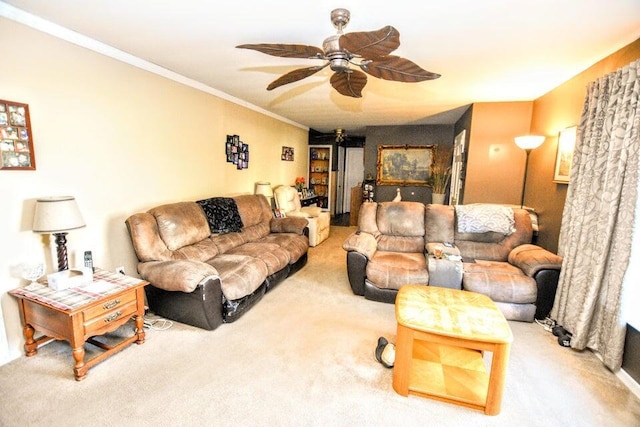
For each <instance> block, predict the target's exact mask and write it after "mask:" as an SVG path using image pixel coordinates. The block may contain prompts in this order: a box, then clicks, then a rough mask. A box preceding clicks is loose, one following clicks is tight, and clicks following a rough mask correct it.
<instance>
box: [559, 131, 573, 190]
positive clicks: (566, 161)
mask: <svg viewBox="0 0 640 427" xmlns="http://www.w3.org/2000/svg"><path fill="white" fill-rule="evenodd" d="M576 131H577V127H576V126H572V127H568V128H566V129H563V130H561V131H560V133H559V134H558V152H557V154H556V168H555V171H554V174H553V182H555V183H557V184H568V183H569V176H570V175H571V166H572V163H573V149H574V147H575V144H576Z"/></svg>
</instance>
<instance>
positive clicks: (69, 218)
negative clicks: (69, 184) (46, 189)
mask: <svg viewBox="0 0 640 427" xmlns="http://www.w3.org/2000/svg"><path fill="white" fill-rule="evenodd" d="M84 226H85V223H84V220H83V219H82V215H81V214H80V209H78V204H77V203H76V199H75V198H73V197H71V196H62V197H44V198H42V199H38V200H36V209H35V214H34V215H33V231H34V232H35V233H40V234H53V235H54V236H56V245H57V247H58V271H62V270H68V269H69V260H68V258H67V232H69V231H71V230H75V229H76V228H82V227H84Z"/></svg>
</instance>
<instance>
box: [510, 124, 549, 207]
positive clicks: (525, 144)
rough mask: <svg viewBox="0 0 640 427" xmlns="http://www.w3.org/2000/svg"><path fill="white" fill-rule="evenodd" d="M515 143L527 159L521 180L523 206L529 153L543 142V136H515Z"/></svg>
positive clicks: (521, 202)
mask: <svg viewBox="0 0 640 427" xmlns="http://www.w3.org/2000/svg"><path fill="white" fill-rule="evenodd" d="M515 142H516V145H517V146H518V147H520V148H522V149H523V150H524V152H525V153H526V155H527V159H526V160H525V163H524V179H523V180H522V196H521V197H520V207H521V208H523V207H524V190H525V188H527V170H528V169H529V154H531V150H535V149H536V148H538V147H539V146H541V145H542V143H543V142H544V136H541V135H525V136H516V137H515Z"/></svg>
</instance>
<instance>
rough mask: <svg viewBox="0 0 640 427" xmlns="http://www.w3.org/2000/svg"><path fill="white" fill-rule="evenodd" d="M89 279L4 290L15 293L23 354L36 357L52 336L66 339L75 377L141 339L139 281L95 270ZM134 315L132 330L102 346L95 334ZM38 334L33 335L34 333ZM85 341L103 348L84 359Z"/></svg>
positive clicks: (142, 297)
mask: <svg viewBox="0 0 640 427" xmlns="http://www.w3.org/2000/svg"><path fill="white" fill-rule="evenodd" d="M93 280H94V282H93V283H92V284H89V285H86V286H82V287H78V288H70V289H65V290H62V291H55V290H53V289H51V288H49V287H47V286H45V285H42V286H40V287H35V288H20V289H14V290H11V291H9V293H10V294H12V295H13V296H15V297H17V298H18V300H19V304H20V315H21V316H22V325H23V331H24V336H25V344H24V349H25V353H26V355H27V356H35V355H36V353H37V352H38V347H39V346H40V345H43V344H45V343H47V342H49V341H52V340H54V339H56V340H66V341H68V342H69V344H71V348H72V349H73V351H72V353H73V359H74V360H75V366H74V368H73V372H74V374H75V378H76V380H78V381H80V380H82V379H84V378H86V374H87V371H88V370H89V369H90V368H91V367H92V366H94V365H96V364H97V363H100V362H101V361H103V360H104V359H106V358H108V357H110V356H112V355H113V354H115V353H117V352H119V351H120V350H122V349H124V348H125V347H126V346H128V345H129V344H132V343H134V342H135V343H137V344H142V343H144V338H145V333H144V329H143V323H144V286H145V285H147V284H148V282H145V281H144V280H140V279H136V278H135V277H129V276H125V275H122V274H117V273H111V272H109V271H105V270H100V269H96V271H95V273H94V275H93ZM130 319H134V321H135V328H134V330H133V334H132V335H131V336H130V337H128V338H125V339H123V340H121V341H120V342H119V343H117V344H116V345H107V344H105V343H103V342H101V341H99V340H96V339H95V338H94V337H97V336H100V335H104V334H106V333H108V332H112V331H114V330H116V329H118V328H119V327H120V326H122V325H124V324H125V323H127V322H128V321H129V320H130ZM36 331H38V332H40V333H42V335H41V336H40V337H39V338H35V337H34V335H35V332H36ZM85 342H88V343H91V344H93V345H94V346H96V347H99V348H100V349H102V350H103V352H102V353H100V354H99V355H97V356H95V357H94V358H92V359H90V360H87V361H85V360H84V356H85V349H84V345H85Z"/></svg>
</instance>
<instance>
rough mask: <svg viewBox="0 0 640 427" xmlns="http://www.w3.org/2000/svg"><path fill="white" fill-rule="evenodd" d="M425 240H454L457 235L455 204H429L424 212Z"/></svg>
mask: <svg viewBox="0 0 640 427" xmlns="http://www.w3.org/2000/svg"><path fill="white" fill-rule="evenodd" d="M424 216H425V219H424V225H425V234H424V240H425V241H426V242H427V243H429V242H453V241H454V240H455V236H454V233H453V227H454V223H455V209H454V207H453V206H448V205H436V204H429V205H426V206H425V212H424Z"/></svg>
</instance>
